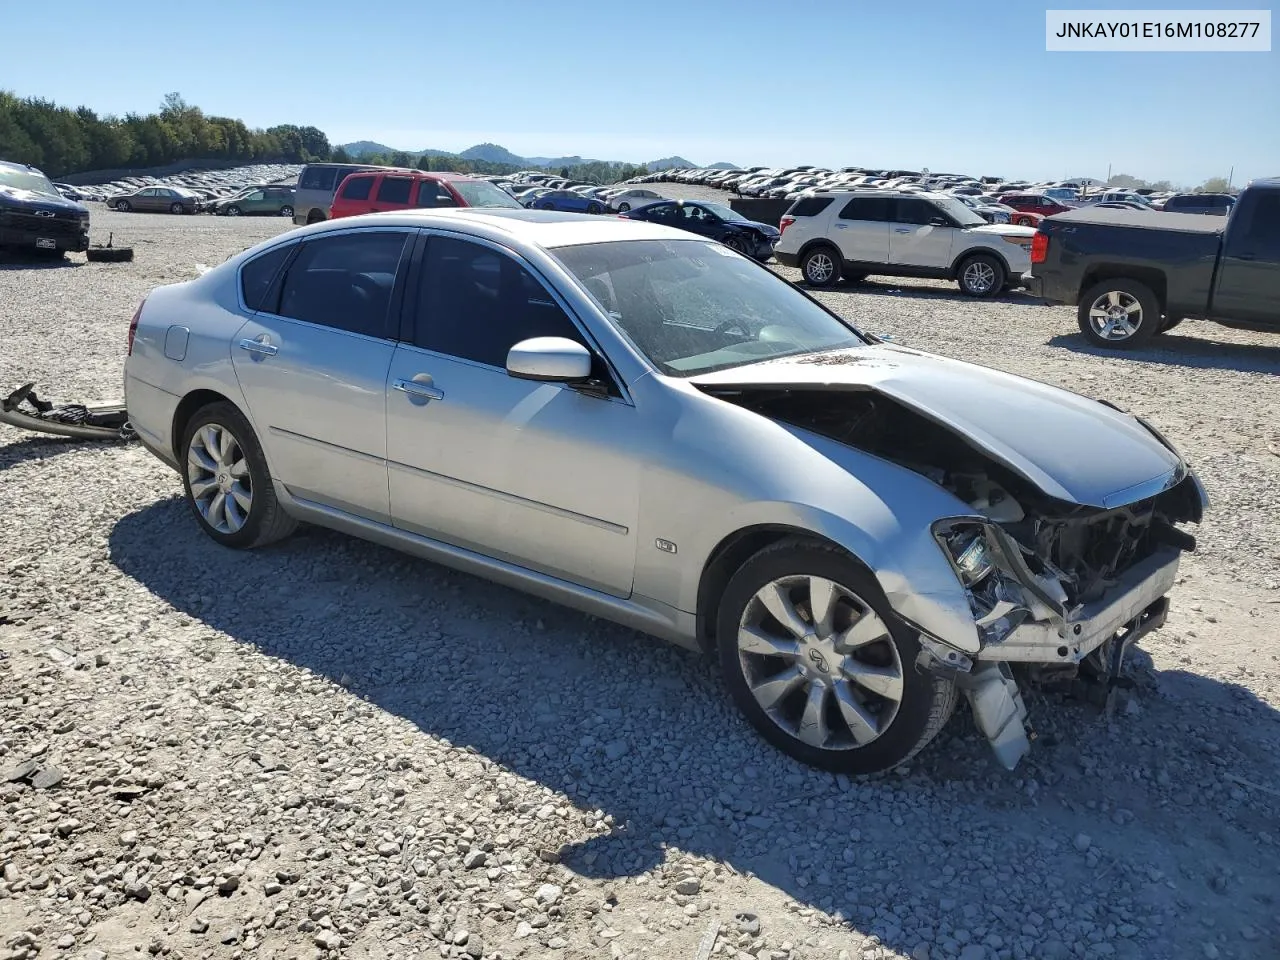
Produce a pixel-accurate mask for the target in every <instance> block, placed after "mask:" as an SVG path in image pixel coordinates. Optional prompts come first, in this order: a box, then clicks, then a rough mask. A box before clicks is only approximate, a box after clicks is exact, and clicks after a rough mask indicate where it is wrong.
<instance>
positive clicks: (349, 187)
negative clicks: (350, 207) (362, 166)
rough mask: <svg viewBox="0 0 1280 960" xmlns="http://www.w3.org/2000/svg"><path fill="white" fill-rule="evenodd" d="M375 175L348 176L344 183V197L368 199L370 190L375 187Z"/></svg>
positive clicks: (345, 198)
mask: <svg viewBox="0 0 1280 960" xmlns="http://www.w3.org/2000/svg"><path fill="white" fill-rule="evenodd" d="M375 179H376V178H375V177H348V178H347V182H346V183H344V184H343V185H342V199H344V200H368V199H369V191H370V190H372V189H373V181H374V180H375Z"/></svg>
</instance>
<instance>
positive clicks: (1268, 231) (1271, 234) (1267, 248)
mask: <svg viewBox="0 0 1280 960" xmlns="http://www.w3.org/2000/svg"><path fill="white" fill-rule="evenodd" d="M1252 206H1253V209H1252V210H1244V209H1243V208H1242V209H1241V210H1235V211H1232V214H1231V218H1232V220H1235V218H1236V217H1240V214H1241V213H1242V212H1243V213H1244V214H1246V215H1247V216H1248V219H1247V220H1246V219H1244V218H1243V217H1241V218H1240V220H1239V221H1238V222H1236V223H1233V224H1232V233H1233V234H1234V233H1235V230H1236V229H1238V230H1239V231H1240V236H1239V238H1238V239H1237V238H1236V237H1235V236H1232V238H1231V240H1232V242H1231V247H1232V251H1231V252H1233V253H1236V252H1239V253H1252V254H1253V255H1254V256H1261V257H1265V258H1266V259H1269V260H1271V261H1272V262H1274V260H1275V258H1276V257H1277V256H1280V190H1267V191H1260V192H1259V195H1258V198H1257V199H1256V200H1255V201H1254V202H1253V204H1252Z"/></svg>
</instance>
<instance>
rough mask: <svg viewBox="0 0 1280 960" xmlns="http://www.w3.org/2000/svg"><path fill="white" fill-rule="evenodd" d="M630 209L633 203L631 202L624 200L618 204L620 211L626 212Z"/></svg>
mask: <svg viewBox="0 0 1280 960" xmlns="http://www.w3.org/2000/svg"><path fill="white" fill-rule="evenodd" d="M630 209H631V204H629V203H626V202H623V203H620V204H618V212H619V213H626V212H628V211H629V210H630Z"/></svg>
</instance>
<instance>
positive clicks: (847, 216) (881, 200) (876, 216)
mask: <svg viewBox="0 0 1280 960" xmlns="http://www.w3.org/2000/svg"><path fill="white" fill-rule="evenodd" d="M892 203H893V198H892V197H854V198H853V199H852V200H850V201H849V202H848V203H846V204H845V205H844V209H843V210H841V211H840V219H841V220H872V221H875V222H877V223H884V222H887V221H888V219H889V217H890V215H891V210H890V207H891V204H892Z"/></svg>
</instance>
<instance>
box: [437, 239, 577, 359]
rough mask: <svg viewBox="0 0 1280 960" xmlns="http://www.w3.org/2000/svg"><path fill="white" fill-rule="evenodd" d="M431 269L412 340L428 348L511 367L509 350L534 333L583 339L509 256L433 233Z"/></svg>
mask: <svg viewBox="0 0 1280 960" xmlns="http://www.w3.org/2000/svg"><path fill="white" fill-rule="evenodd" d="M425 266H426V268H425V269H424V270H423V273H422V286H421V290H420V292H419V297H418V322H417V324H416V325H415V326H416V329H415V336H414V342H415V343H416V344H417V345H418V346H420V347H422V348H424V349H426V350H432V351H435V352H437V353H443V354H447V355H449V356H451V357H459V358H461V359H463V360H474V361H476V362H477V363H486V364H489V365H490V366H494V367H502V368H505V367H506V365H507V351H508V350H510V349H511V348H512V347H513V346H515V344H517V343H519V342H520V341H521V340H526V339H528V338H529V337H567V338H568V339H570V340H574V341H576V342H578V343H582V341H583V338H582V335H581V334H580V333H579V332H578V328H577V327H575V326H574V324H573V321H572V320H570V319H569V316H568V314H566V313H565V312H564V311H563V310H562V309H561V308H560V306H559V305H558V304H557V303H556V302H555V300H554V299H553V298H552V297H551V294H549V293H548V292H547V290H546V288H545V287H543V286H542V284H541V283H539V282H538V280H537V279H536V278H535V277H534V276H533V274H531V273H530V272H529V271H528V270H526V269H525V268H524V267H522V266H521V265H520V264H518V263H517V262H516V261H514V260H512V259H511V258H510V257H508V256H506V255H505V254H501V253H498V252H497V251H495V250H491V249H489V248H488V247H484V246H481V245H480V244H477V243H471V242H469V241H466V240H455V239H453V238H451V237H432V238H431V239H430V240H429V241H428V242H427V257H426V265H425Z"/></svg>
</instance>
